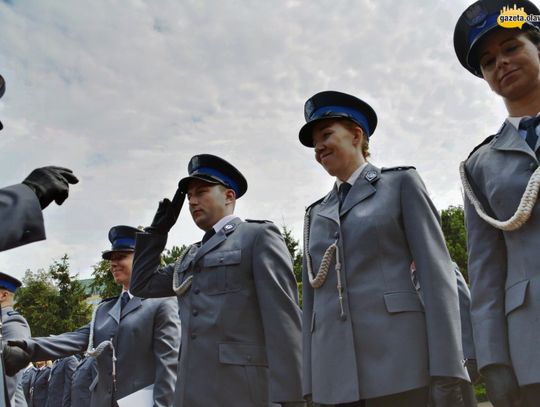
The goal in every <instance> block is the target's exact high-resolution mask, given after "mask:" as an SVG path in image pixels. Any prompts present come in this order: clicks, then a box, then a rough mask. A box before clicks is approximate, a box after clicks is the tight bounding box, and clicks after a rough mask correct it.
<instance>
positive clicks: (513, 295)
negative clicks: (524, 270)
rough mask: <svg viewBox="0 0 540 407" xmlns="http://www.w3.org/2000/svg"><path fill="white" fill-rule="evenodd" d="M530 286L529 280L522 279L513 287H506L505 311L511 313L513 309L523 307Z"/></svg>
mask: <svg viewBox="0 0 540 407" xmlns="http://www.w3.org/2000/svg"><path fill="white" fill-rule="evenodd" d="M528 286H529V280H525V281H520V282H519V283H516V284H514V285H513V286H511V287H508V288H507V289H506V294H505V298H504V313H505V314H506V315H508V314H510V313H511V312H512V311H514V310H516V309H517V308H519V307H521V306H522V305H523V304H524V303H525V297H526V295H527V287H528Z"/></svg>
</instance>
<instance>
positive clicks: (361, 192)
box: [339, 164, 381, 216]
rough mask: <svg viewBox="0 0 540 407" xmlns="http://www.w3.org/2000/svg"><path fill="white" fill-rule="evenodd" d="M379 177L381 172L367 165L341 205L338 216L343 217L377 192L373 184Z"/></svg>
mask: <svg viewBox="0 0 540 407" xmlns="http://www.w3.org/2000/svg"><path fill="white" fill-rule="evenodd" d="M380 176H381V171H380V170H379V169H378V168H377V167H375V166H373V165H371V164H368V165H367V166H366V168H364V170H363V171H362V172H361V173H360V175H359V176H358V179H357V180H356V182H355V183H354V185H353V186H352V188H351V190H350V191H349V194H348V195H347V197H346V198H345V201H344V202H343V205H341V211H340V213H339V216H343V215H345V214H346V213H347V212H348V211H349V210H350V209H351V208H352V207H353V206H355V205H357V204H358V203H360V202H362V201H363V200H364V199H366V198H368V197H370V196H371V195H373V194H374V193H375V192H376V191H377V189H376V188H375V186H373V184H374V183H375V182H376V181H377V180H378V179H379V178H380Z"/></svg>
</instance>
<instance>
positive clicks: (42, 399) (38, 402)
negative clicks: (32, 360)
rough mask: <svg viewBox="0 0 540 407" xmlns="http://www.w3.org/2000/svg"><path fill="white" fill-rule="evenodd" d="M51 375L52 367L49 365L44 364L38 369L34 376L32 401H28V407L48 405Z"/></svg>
mask: <svg viewBox="0 0 540 407" xmlns="http://www.w3.org/2000/svg"><path fill="white" fill-rule="evenodd" d="M50 375H51V368H50V367H49V366H43V367H41V368H39V369H38V370H37V372H36V374H35V375H34V377H33V378H32V384H31V388H30V402H29V403H28V407H46V406H47V393H48V391H49V376H50Z"/></svg>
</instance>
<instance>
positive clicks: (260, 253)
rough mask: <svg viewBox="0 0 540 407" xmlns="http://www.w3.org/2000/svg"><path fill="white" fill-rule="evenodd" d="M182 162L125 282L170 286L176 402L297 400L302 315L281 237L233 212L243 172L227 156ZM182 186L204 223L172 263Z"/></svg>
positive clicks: (245, 404) (258, 406)
mask: <svg viewBox="0 0 540 407" xmlns="http://www.w3.org/2000/svg"><path fill="white" fill-rule="evenodd" d="M188 172H189V176H188V177H186V178H183V179H182V180H181V181H180V183H179V189H178V191H177V193H176V195H175V198H174V199H173V201H172V202H171V201H169V200H164V201H162V202H161V203H160V205H159V207H158V211H157V213H156V216H155V217H154V221H153V222H152V225H151V226H150V227H149V228H147V232H148V233H139V234H138V235H137V246H136V250H135V262H134V268H133V279H132V282H131V289H132V290H133V292H134V293H135V294H138V295H142V296H147V297H163V296H171V295H177V296H178V304H179V310H180V318H181V320H182V324H183V325H182V326H183V329H182V352H181V358H180V365H179V373H178V385H177V387H176V394H175V400H174V406H175V407H208V406H216V407H218V406H219V407H229V406H231V407H232V406H234V407H268V406H271V405H272V406H275V405H276V404H277V405H282V406H303V405H304V403H303V401H302V394H301V380H300V369H301V367H300V363H301V322H300V318H301V317H300V308H299V306H298V295H297V288H296V281H295V278H294V275H293V272H292V261H291V256H290V253H289V251H288V249H287V246H286V245H285V242H284V240H283V238H282V236H281V234H280V233H279V230H278V228H277V227H276V226H275V225H274V224H272V223H271V222H268V221H250V220H246V221H242V220H240V219H239V218H238V217H237V216H236V215H234V213H233V211H234V206H235V203H236V199H238V198H240V197H241V196H242V195H243V194H244V193H245V192H246V190H247V182H246V180H245V178H244V177H243V176H242V174H241V173H240V172H239V171H238V170H237V169H236V168H235V167H233V166H232V165H231V164H229V163H228V162H226V161H225V160H223V159H221V158H219V157H216V156H213V155H210V154H201V155H196V156H195V157H193V158H192V159H191V160H190V162H189V166H188ZM184 193H187V197H188V201H189V209H190V212H191V216H192V218H193V220H194V221H195V223H196V224H197V226H198V227H199V228H201V229H202V230H204V231H205V232H206V233H205V235H204V237H203V239H202V242H197V243H195V244H193V245H191V246H190V247H189V248H188V249H187V251H186V252H185V255H184V256H183V257H182V258H181V259H180V260H179V261H178V262H177V263H176V264H175V265H170V266H166V267H160V262H159V260H160V253H161V252H162V251H163V248H164V247H165V243H166V242H167V233H168V232H169V230H170V228H171V227H172V226H173V224H174V223H175V221H176V218H177V216H178V213H179V211H180V208H181V202H182V201H183V194H184Z"/></svg>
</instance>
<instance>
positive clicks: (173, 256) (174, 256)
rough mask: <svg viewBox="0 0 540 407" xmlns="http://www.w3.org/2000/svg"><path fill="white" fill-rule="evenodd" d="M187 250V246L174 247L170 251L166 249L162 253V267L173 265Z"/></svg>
mask: <svg viewBox="0 0 540 407" xmlns="http://www.w3.org/2000/svg"><path fill="white" fill-rule="evenodd" d="M186 250H187V246H186V245H185V244H183V245H182V246H180V247H178V246H173V247H172V248H171V249H170V250H169V249H165V250H163V253H161V265H162V266H165V265H167V264H173V263H175V262H176V260H178V259H179V258H180V257H181V256H182V255H183V254H184V252H185V251H186Z"/></svg>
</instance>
